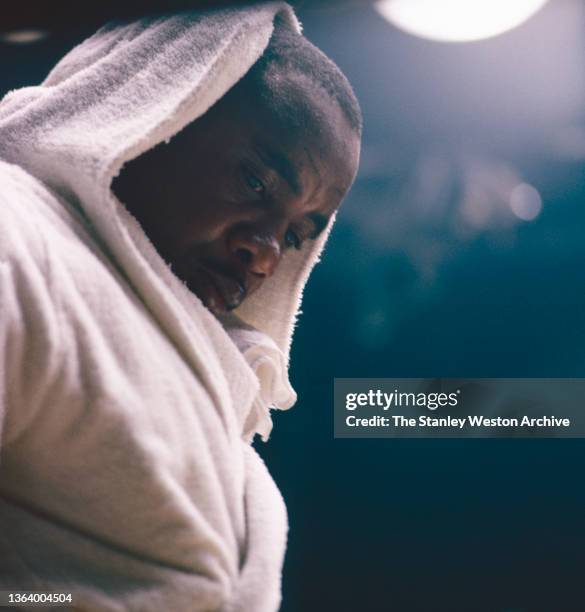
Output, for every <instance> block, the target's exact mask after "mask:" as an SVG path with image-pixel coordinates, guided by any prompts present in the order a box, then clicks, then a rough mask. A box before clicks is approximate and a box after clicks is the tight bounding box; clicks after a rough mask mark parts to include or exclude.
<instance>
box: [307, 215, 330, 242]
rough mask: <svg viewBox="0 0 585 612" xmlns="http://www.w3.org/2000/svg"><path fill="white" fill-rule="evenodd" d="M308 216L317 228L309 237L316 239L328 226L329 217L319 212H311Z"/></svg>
mask: <svg viewBox="0 0 585 612" xmlns="http://www.w3.org/2000/svg"><path fill="white" fill-rule="evenodd" d="M307 217H308V218H309V219H310V220H311V221H312V222H313V225H314V226H315V230H314V231H313V232H312V233H311V235H310V236H309V238H310V239H311V240H315V238H317V237H318V236H319V234H320V233H321V232H322V231H323V230H324V229H325V228H326V227H327V224H328V223H329V218H328V217H326V216H325V215H322V214H321V213H318V212H313V213H309V214H308V215H307Z"/></svg>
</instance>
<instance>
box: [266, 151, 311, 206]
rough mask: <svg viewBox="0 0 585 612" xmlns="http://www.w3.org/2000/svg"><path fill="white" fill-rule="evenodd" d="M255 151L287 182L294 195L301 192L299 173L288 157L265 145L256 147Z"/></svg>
mask: <svg viewBox="0 0 585 612" xmlns="http://www.w3.org/2000/svg"><path fill="white" fill-rule="evenodd" d="M257 152H258V155H259V156H260V159H261V160H262V161H263V162H264V163H265V164H266V165H267V166H270V167H271V168H272V169H273V170H274V171H275V172H277V173H278V174H280V176H281V177H282V178H283V179H284V180H285V181H286V182H287V183H288V184H289V186H290V188H291V189H292V191H293V193H294V194H295V195H299V194H300V192H301V184H300V180H299V173H298V172H297V169H296V167H295V166H294V164H293V163H292V162H291V161H290V159H288V157H287V156H286V155H283V154H282V153H279V152H278V151H274V150H272V149H269V148H267V147H258V149H257Z"/></svg>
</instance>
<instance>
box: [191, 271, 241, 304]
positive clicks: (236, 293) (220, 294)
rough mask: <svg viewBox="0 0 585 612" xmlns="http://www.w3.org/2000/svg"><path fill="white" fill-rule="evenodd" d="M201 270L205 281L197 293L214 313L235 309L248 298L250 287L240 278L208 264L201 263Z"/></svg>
mask: <svg viewBox="0 0 585 612" xmlns="http://www.w3.org/2000/svg"><path fill="white" fill-rule="evenodd" d="M199 270H200V271H201V272H202V276H203V277H204V283H203V287H201V288H200V291H198V292H197V293H198V294H200V295H199V297H200V298H201V300H202V301H203V303H204V304H205V306H207V308H209V309H210V310H211V311H212V312H213V313H214V314H222V313H224V312H228V311H230V310H233V309H234V308H237V307H238V306H239V305H240V304H241V303H242V302H243V301H244V300H245V299H246V296H247V294H248V289H247V287H246V284H245V283H244V282H242V281H240V280H239V279H238V278H235V277H233V276H230V275H228V274H224V273H223V272H219V271H217V270H214V269H211V268H208V267H206V266H201V265H200V266H199ZM201 294H202V295H201Z"/></svg>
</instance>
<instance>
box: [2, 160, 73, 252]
mask: <svg viewBox="0 0 585 612" xmlns="http://www.w3.org/2000/svg"><path fill="white" fill-rule="evenodd" d="M60 207H61V206H60V204H59V202H58V199H57V196H56V195H55V194H54V193H53V192H52V191H51V190H50V189H49V188H48V187H46V186H45V185H44V184H43V183H42V182H41V181H39V180H38V179H37V178H35V177H34V176H32V175H31V174H30V173H29V172H27V171H26V170H25V169H24V168H22V167H20V166H17V165H14V164H10V163H7V162H4V161H2V160H0V261H4V262H17V261H22V259H23V258H24V259H29V260H30V258H33V259H36V258H37V256H39V257H41V258H42V257H43V255H44V254H45V246H46V242H47V241H48V240H50V237H51V235H52V234H53V233H54V232H55V230H56V229H57V228H56V216H55V211H56V210H58V208H60ZM61 208H62V207H61ZM59 223H62V220H61V221H60V222H59Z"/></svg>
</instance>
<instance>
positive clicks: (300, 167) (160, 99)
mask: <svg viewBox="0 0 585 612" xmlns="http://www.w3.org/2000/svg"><path fill="white" fill-rule="evenodd" d="M360 130H361V119H360V114H359V108H358V106H357V102H356V101H355V98H354V96H353V93H352V92H351V88H350V87H349V85H348V84H347V82H346V80H345V78H344V77H343V76H342V75H341V73H340V72H339V70H338V69H337V68H336V67H335V66H334V65H333V64H332V63H331V62H330V61H329V60H327V59H326V58H325V57H324V56H323V55H322V54H321V53H320V52H318V51H317V50H316V49H315V48H314V47H313V46H312V45H310V43H308V42H307V41H306V39H304V38H303V37H302V36H301V35H300V33H299V32H298V24H297V22H296V19H295V17H294V15H293V13H292V11H291V10H290V9H289V8H288V7H287V6H286V5H282V4H267V5H261V6H255V7H250V8H246V9H238V10H225V11H218V12H210V13H201V14H181V15H176V16H170V17H163V18H159V19H148V20H142V21H139V22H136V23H132V24H128V25H112V26H108V27H106V28H104V29H102V30H101V31H100V32H98V33H97V34H96V35H95V36H94V37H92V38H90V39H88V40H87V41H85V42H84V43H83V44H82V45H81V46H80V47H79V48H77V49H75V50H73V51H72V52H71V53H70V54H68V55H67V56H66V57H65V58H64V59H63V60H62V61H61V62H60V63H59V64H58V65H57V66H56V67H55V69H54V70H53V71H52V72H51V74H50V75H49V76H48V77H47V79H46V81H45V82H44V83H43V84H42V85H41V86H39V87H36V88H27V89H24V90H18V91H16V92H13V93H12V94H10V95H9V96H7V97H6V98H5V100H4V101H3V102H2V104H1V105H0V142H1V143H2V144H1V145H0V147H1V148H0V156H1V157H2V158H3V159H4V160H6V162H10V163H2V164H1V165H0V181H1V184H2V193H1V195H0V200H1V203H0V215H2V220H1V223H0V228H1V229H0V232H1V233H0V239H1V240H0V295H1V296H2V312H3V314H2V322H1V325H0V371H1V372H2V377H1V379H0V380H1V384H2V405H1V408H2V412H1V413H0V416H1V419H0V423H1V424H2V447H1V451H0V452H1V455H0V457H1V463H0V517H1V519H0V520H1V523H2V525H3V530H2V533H1V534H0V576H1V577H2V578H0V584H1V585H2V587H3V588H10V589H37V590H52V591H59V592H63V593H66V592H72V593H73V596H74V604H75V606H76V607H77V608H78V609H82V610H141V611H148V610H242V611H254V612H262V611H265V610H266V611H268V610H276V609H277V608H278V604H279V600H280V570H281V565H282V558H283V553H284V544H285V534H286V515H285V512H284V508H283V505H282V500H281V498H280V496H279V494H278V491H277V489H276V487H275V486H274V483H273V482H272V480H271V478H270V476H269V475H268V473H267V471H266V469H265V467H264V465H263V464H262V462H261V460H260V459H259V457H258V456H257V455H256V453H255V452H254V451H253V449H252V448H251V446H250V445H249V440H250V438H251V437H252V436H253V435H254V433H256V432H258V433H262V434H264V435H267V434H268V432H269V429H270V417H269V415H268V407H269V406H271V405H272V406H276V407H281V408H286V407H289V406H290V405H291V404H292V403H293V402H294V398H295V396H294V392H292V390H291V389H290V386H289V384H288V378H287V365H288V352H289V346H290V339H291V335H292V327H293V324H294V317H295V315H296V312H297V310H298V306H299V301H300V295H301V292H302V288H303V286H304V283H305V281H306V279H307V276H308V274H309V272H310V269H311V267H312V265H313V264H314V262H315V260H316V258H317V257H318V254H319V252H320V250H321V248H322V246H323V243H324V240H325V238H326V234H327V231H328V229H329V228H330V226H331V222H332V220H333V216H334V213H335V210H336V208H337V207H338V206H339V203H340V202H341V200H342V198H343V196H344V195H345V193H346V192H347V190H348V189H349V187H350V184H351V182H352V180H353V178H354V175H355V172H356V169H357V164H358V157H359V137H360ZM228 313H229V314H228Z"/></svg>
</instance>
